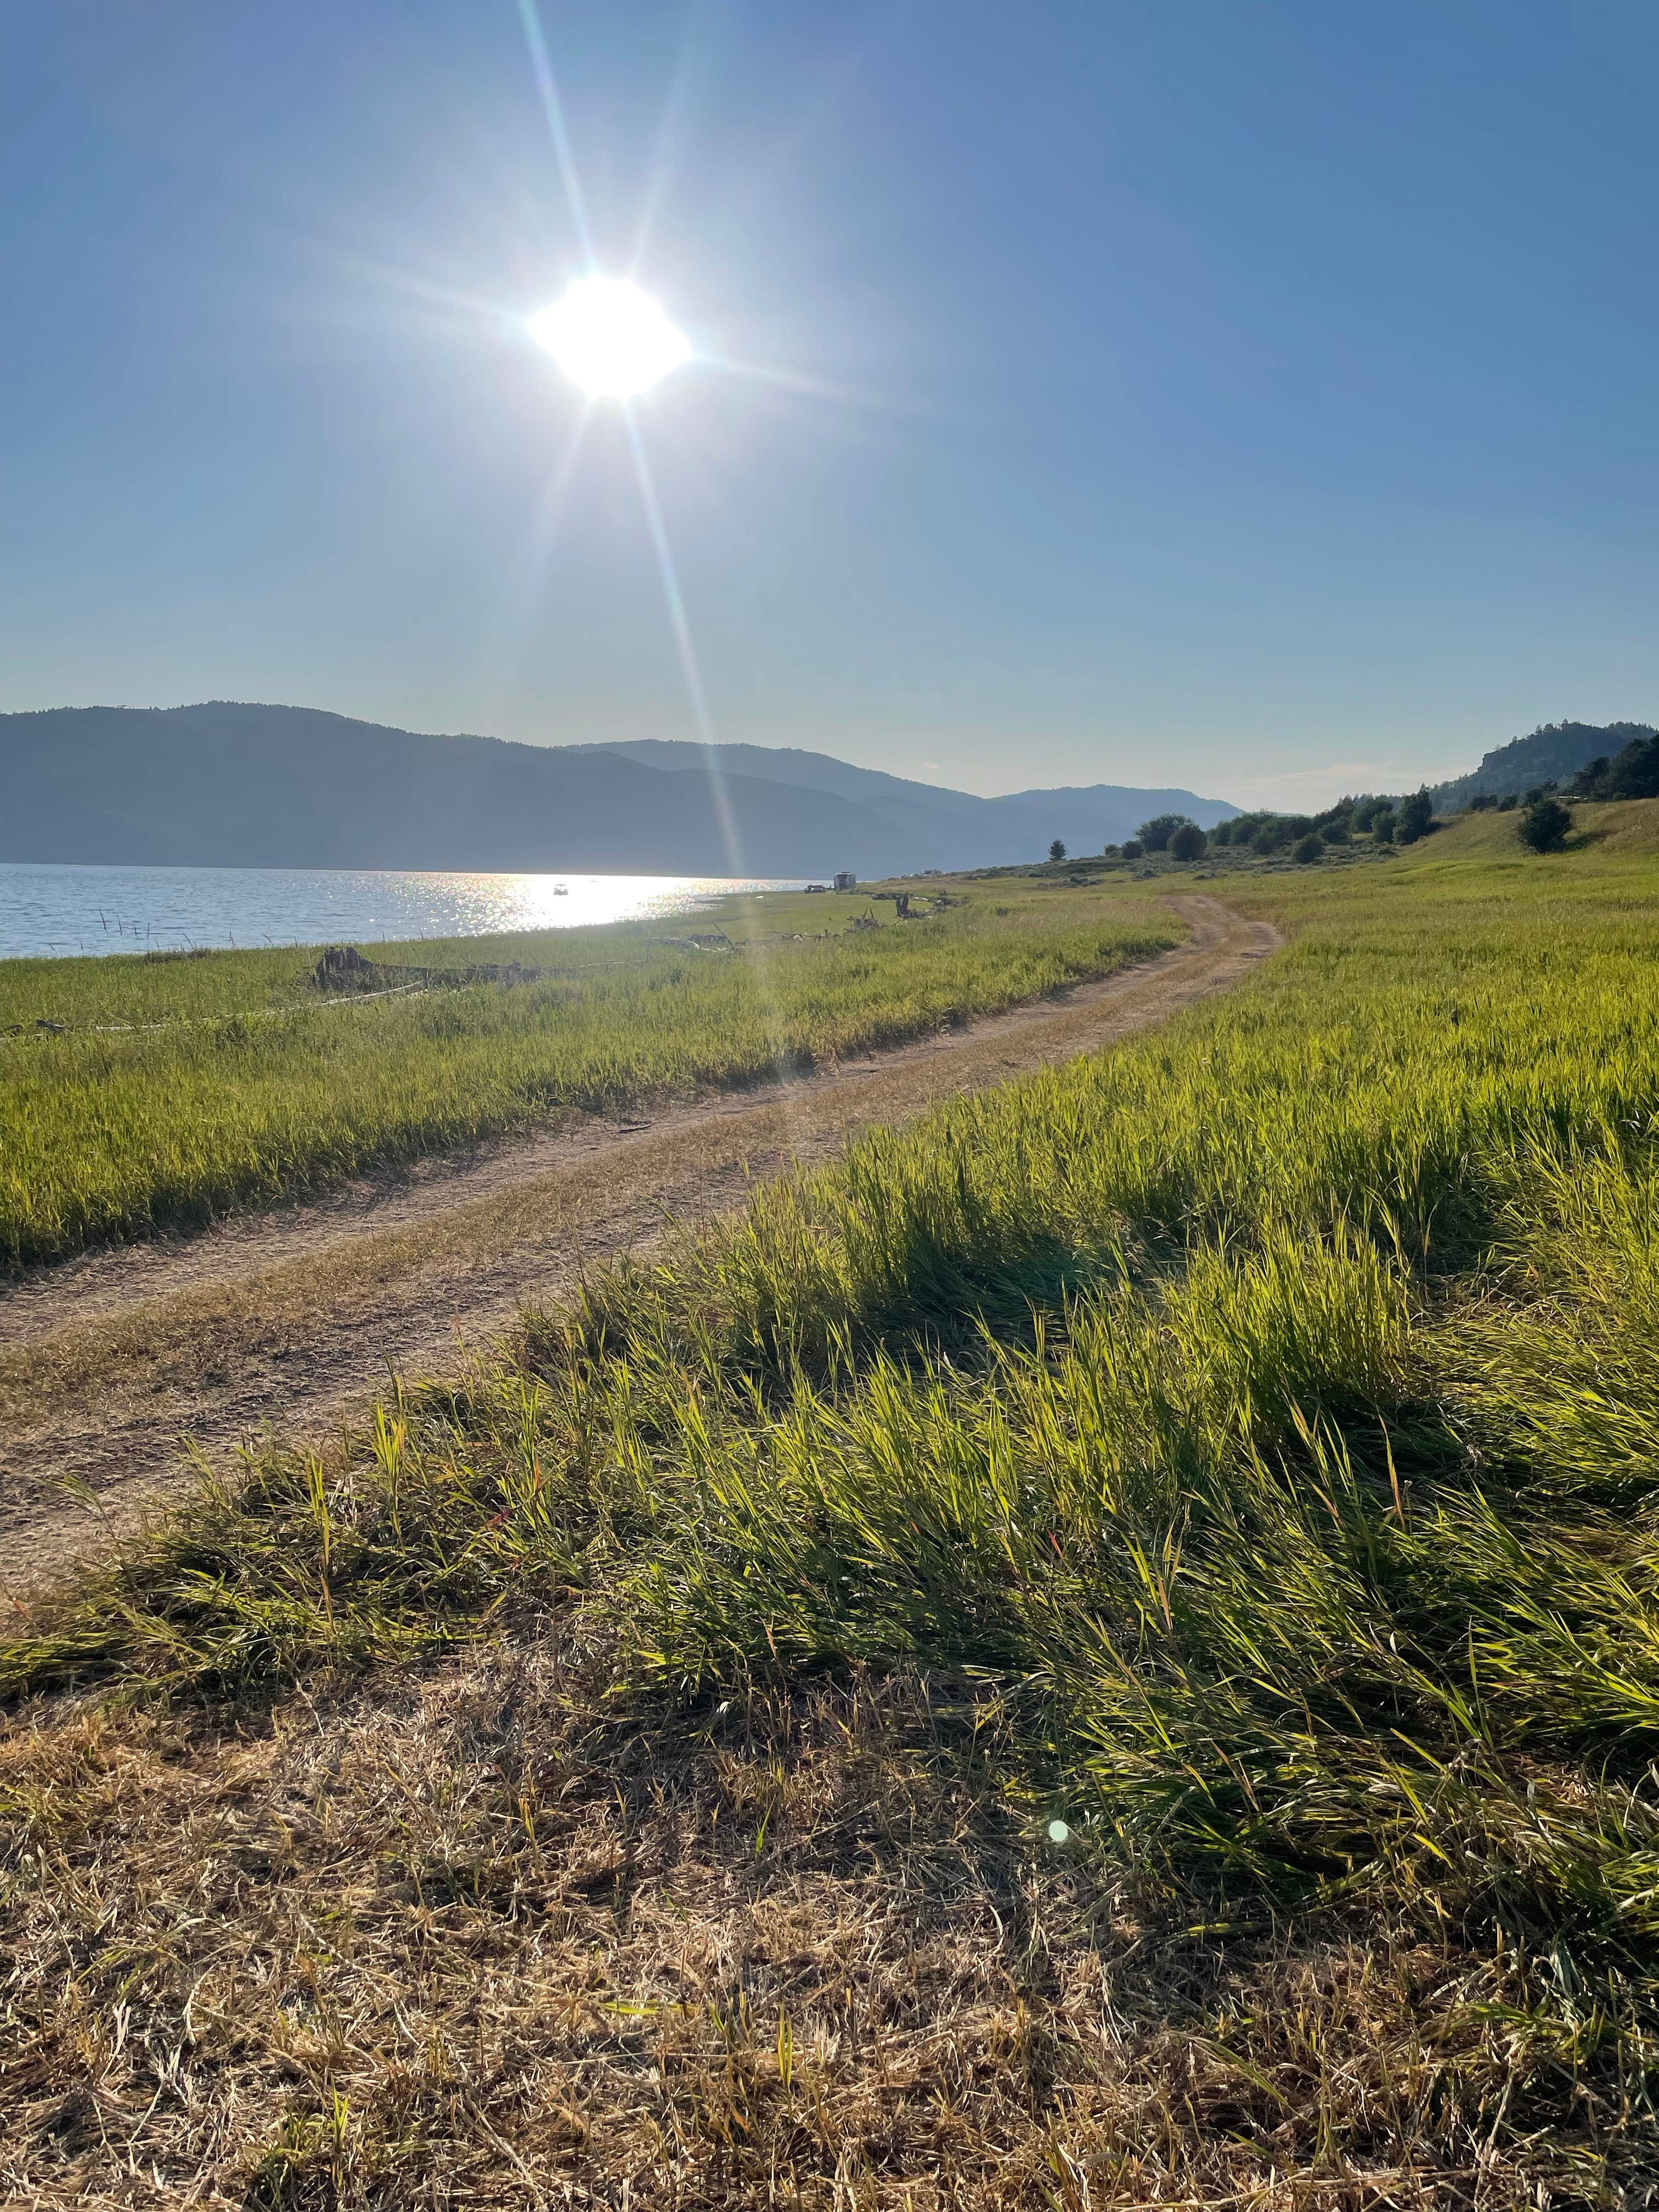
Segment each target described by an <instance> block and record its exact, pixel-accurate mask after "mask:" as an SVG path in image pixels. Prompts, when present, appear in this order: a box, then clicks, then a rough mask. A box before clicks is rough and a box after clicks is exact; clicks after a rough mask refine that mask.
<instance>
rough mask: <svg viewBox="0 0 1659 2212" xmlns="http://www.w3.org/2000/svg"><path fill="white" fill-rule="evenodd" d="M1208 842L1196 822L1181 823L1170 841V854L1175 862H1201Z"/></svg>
mask: <svg viewBox="0 0 1659 2212" xmlns="http://www.w3.org/2000/svg"><path fill="white" fill-rule="evenodd" d="M1207 842H1208V840H1207V839H1206V836H1205V835H1204V832H1203V831H1202V830H1201V829H1200V828H1199V826H1198V824H1197V823H1196V822H1183V823H1182V825H1181V827H1180V829H1177V830H1176V833H1175V835H1174V836H1172V837H1171V838H1170V855H1171V857H1172V858H1173V859H1175V860H1202V859H1203V857H1204V848H1205V846H1206V843H1207Z"/></svg>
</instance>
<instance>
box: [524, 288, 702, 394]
mask: <svg viewBox="0 0 1659 2212" xmlns="http://www.w3.org/2000/svg"><path fill="white" fill-rule="evenodd" d="M529 328H530V335H531V336H532V337H533V338H534V339H535V340H536V342H537V343H538V344H539V345H544V346H545V347H546V348H547V350H548V351H549V353H550V354H551V355H552V356H553V358H554V360H555V361H556V362H558V364H559V367H560V368H562V370H563V371H564V373H565V374H566V375H567V376H568V377H569V378H570V379H571V380H573V382H574V383H577V384H580V386H581V387H582V390H583V391H584V392H588V393H589V394H591V395H592V398H595V399H632V398H634V397H635V394H636V393H639V392H644V391H646V390H647V389H648V388H649V386H652V385H653V384H655V383H656V382H657V381H658V380H659V378H662V377H665V376H666V375H667V374H668V373H669V371H670V370H671V369H674V368H679V367H680V365H681V364H682V362H688V361H690V358H691V342H690V339H689V338H688V337H686V335H685V333H684V331H678V330H676V329H675V327H674V325H673V324H672V323H671V322H670V321H669V319H668V318H667V316H666V315H665V314H664V313H663V311H662V309H661V308H660V307H659V306H658V305H657V303H656V301H654V300H653V299H652V297H651V296H650V295H649V294H648V293H646V292H641V289H640V288H639V286H638V285H637V284H630V283H629V281H628V279H627V278H626V277H625V276H584V277H582V278H580V280H579V281H578V282H577V283H574V284H573V285H572V286H571V288H570V289H569V290H568V292H567V293H566V294H565V295H564V297H563V299H562V300H561V301H558V302H557V304H556V306H554V307H544V308H543V309H542V311H541V313H539V314H538V315H532V317H531V318H530V325H529Z"/></svg>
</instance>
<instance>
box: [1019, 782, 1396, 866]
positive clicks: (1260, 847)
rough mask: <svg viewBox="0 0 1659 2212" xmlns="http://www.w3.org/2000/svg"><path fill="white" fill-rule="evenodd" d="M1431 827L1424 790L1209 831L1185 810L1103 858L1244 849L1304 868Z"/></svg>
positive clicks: (1146, 826) (1054, 859)
mask: <svg viewBox="0 0 1659 2212" xmlns="http://www.w3.org/2000/svg"><path fill="white" fill-rule="evenodd" d="M1433 827H1434V805H1433V802H1432V800H1431V799H1430V797H1429V794H1428V793H1427V791H1426V790H1423V791H1415V792H1413V793H1410V794H1409V795H1408V796H1407V797H1405V798H1401V799H1389V798H1382V797H1378V796H1376V795H1374V794H1373V795H1371V796H1368V797H1366V798H1363V799H1355V798H1346V799H1338V800H1337V802H1336V804H1335V805H1334V806H1328V807H1326V808H1325V809H1324V810H1323V811H1322V812H1321V813H1318V814H1278V813H1274V812H1273V811H1272V810H1271V809H1269V808H1266V807H1262V808H1259V809H1258V810H1257V811H1255V813H1253V814H1235V815H1233V816H1231V817H1230V819H1229V820H1227V821H1225V822H1218V823H1217V824H1216V826H1215V828H1214V829H1210V830H1208V831H1206V830H1204V829H1200V827H1199V825H1198V824H1197V823H1196V822H1192V821H1189V820H1188V817H1186V816H1185V815H1184V814H1158V815H1154V816H1153V817H1152V820H1151V821H1150V822H1143V823H1141V825H1140V828H1139V831H1138V832H1137V833H1136V835H1135V836H1133V837H1130V838H1126V839H1125V841H1124V842H1123V843H1122V844H1121V845H1108V846H1107V847H1106V848H1105V850H1104V852H1103V854H1101V856H1100V857H1101V858H1102V859H1103V860H1143V859H1145V858H1146V855H1147V854H1151V853H1167V854H1169V856H1170V859H1171V860H1202V859H1203V858H1204V856H1205V854H1206V853H1213V852H1217V851H1231V852H1234V853H1237V852H1241V851H1245V852H1251V853H1257V854H1261V856H1262V857H1263V858H1264V859H1272V858H1274V857H1276V856H1280V855H1283V856H1284V857H1285V858H1288V859H1290V860H1296V861H1298V862H1300V863H1302V864H1303V865H1304V866H1306V865H1307V864H1309V863H1310V862H1312V861H1314V860H1322V858H1323V857H1324V855H1325V854H1326V852H1327V851H1328V848H1330V847H1332V846H1340V845H1351V844H1352V843H1353V842H1355V841H1356V840H1358V839H1364V840H1366V841H1368V842H1370V844H1371V845H1373V846H1376V845H1414V844H1415V843H1416V842H1417V841H1418V839H1419V837H1422V836H1426V835H1427V834H1428V832H1429V831H1430V830H1431V829H1432V828H1433ZM1065 858H1066V848H1065V847H1064V846H1063V845H1060V844H1059V843H1058V842H1056V843H1055V844H1054V846H1051V847H1050V848H1049V859H1050V861H1051V863H1053V864H1056V865H1057V864H1059V863H1061V862H1063V861H1064V860H1065Z"/></svg>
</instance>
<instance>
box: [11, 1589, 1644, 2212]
mask: <svg viewBox="0 0 1659 2212" xmlns="http://www.w3.org/2000/svg"><path fill="white" fill-rule="evenodd" d="M976 1722H977V1723H978V1726H977V1728H976V1726H975V1723H976ZM1001 1748H1002V1747H1001V1744H1000V1728H999V1723H998V1720H997V1717H996V1714H995V1711H994V1708H993V1707H992V1706H990V1705H984V1706H982V1707H981V1708H980V1709H978V1711H977V1712H976V1711H975V1707H974V1705H972V1703H971V1696H970V1692H969V1691H968V1690H967V1689H966V1688H965V1687H964V1686H963V1685H962V1684H960V1683H951V1682H946V1681H942V1680H938V1679H934V1680H928V1679H927V1678H925V1677H916V1676H911V1677H908V1678H901V1679H899V1680H889V1681H887V1682H886V1683H884V1684H879V1683H877V1682H874V1681H872V1680H866V1679H860V1678H858V1677H854V1678H853V1679H851V1680H848V1681H846V1682H843V1683H842V1685H840V1686H835V1687H831V1686H823V1687H820V1688H819V1689H817V1691H815V1692H801V1693H798V1695H797V1697H796V1699H795V1701H794V1702H793V1704H791V1703H789V1702H787V1701H786V1700H784V1699H782V1698H781V1697H774V1698H773V1699H770V1700H767V1699H760V1698H758V1697H757V1698H755V1699H750V1700H747V1701H745V1700H743V1699H733V1700H730V1701H728V1702H727V1703H726V1705H723V1706H722V1707H721V1708H720V1710H718V1711H704V1712H702V1714H701V1715H699V1716H698V1717H696V1719H695V1720H693V1721H690V1722H688V1723H685V1724H684V1726H683V1728H680V1729H668V1730H665V1729H664V1728H663V1727H662V1725H661V1717H660V1716H655V1715H652V1714H641V1715H639V1716H637V1717H635V1720H634V1721H632V1722H630V1721H629V1720H627V1719H620V1718H617V1717H614V1716H612V1717H609V1718H605V1717H600V1716H599V1713H598V1711H597V1710H596V1706H595V1703H594V1699H593V1696H592V1692H591V1690H590V1689H589V1687H588V1686H587V1685H586V1682H585V1680H584V1679H583V1674H582V1670H581V1668H580V1664H579V1663H577V1662H573V1659H572V1657H571V1656H570V1655H568V1654H567V1653H561V1651H560V1650H558V1648H557V1642H556V1637H555V1636H554V1635H553V1633H552V1632H549V1634H548V1636H547V1638H545V1639H544V1640H536V1641H532V1642H531V1643H529V1644H526V1645H525V1646H524V1647H522V1648H520V1649H517V1650H512V1651H501V1652H497V1653H495V1654H494V1655H481V1654H479V1655H473V1656H468V1657H466V1658H465V1659H463V1660H460V1661H459V1662H455V1663H453V1664H451V1665H447V1666H445V1667H443V1668H439V1669H437V1670H435V1671H433V1672H431V1673H428V1674H424V1675H419V1676H410V1677H409V1678H406V1679H404V1680H403V1681H401V1682H400V1683H396V1684H393V1685H391V1686H388V1685H387V1683H386V1680H384V1679H382V1680H379V1681H377V1682H376V1683H374V1685H373V1686H371V1687H369V1688H368V1690H366V1691H364V1692H359V1693H356V1694H354V1695H351V1696H346V1697H342V1698H341V1699H339V1700H338V1701H330V1700H329V1699H321V1700H320V1701H319V1702H316V1703H313V1702H311V1701H309V1700H307V1699H295V1700H294V1701H292V1702H289V1703H287V1704H285V1705H282V1706H280V1707H279V1708H278V1709H277V1710H276V1711H275V1712H274V1713H272V1714H271V1715H270V1716H269V1717H268V1718H264V1717H261V1718H253V1719H250V1720H248V1721H247V1722H246V1724H245V1725H244V1726H242V1727H240V1728H237V1729H227V1726H226V1724H225V1722H224V1720H223V1718H222V1717H216V1718H215V1719H214V1720H211V1721H208V1720H204V1719H201V1718H199V1717H192V1716H191V1715H188V1714H184V1715H175V1716H173V1717H171V1718H167V1717H149V1718H144V1719H135V1718H134V1717H132V1716H131V1714H128V1715H125V1716H123V1717H112V1716H110V1715H107V1714H100V1712H98V1711H95V1710H91V1709H86V1710H75V1709H72V1708H71V1709H64V1710H62V1711H53V1710H52V1709H50V1708H47V1709H42V1710H40V1711H35V1712H33V1713H32V1714H25V1715H23V1716H21V1717H19V1718H17V1719H16V1720H15V1721H14V1722H13V1723H12V1724H11V1726H10V1729H9V1734H8V1735H7V1736H6V1738H5V1739H4V1742H3V1761H0V1792H3V1804H4V1808H5V1814H6V1824H7V1829H8V1832H9V1835H10V1838H11V1843H10V1845H9V1850H8V1853H7V1859H6V1864H5V1873H4V1876H3V1889H0V1911H3V1920H0V1927H3V1944H4V1959H5V1966H6V1983H5V2009H4V2014H3V2026H0V2099H3V2109H4V2112H5V2115H6V2118H5V2125H4V2130H3V2149H0V2185H3V2187H4V2188H5V2189H7V2190H8V2191H9V2192H10V2197H9V2201H10V2202H13V2203H28V2204H33V2205H39V2206H43V2207H44V2206H57V2205H69V2204H76V2205H123V2206H127V2205H151V2206H161V2205H173V2204H185V2203H189V2204H203V2205H241V2206H252V2207H272V2208H274V2207H276V2206H303V2207H313V2206H314V2207H319V2208H321V2207H344V2206H363V2207H368V2206H374V2207H387V2206H393V2205H398V2206H402V2205H410V2206H415V2205H421V2206H426V2205H434V2206H435V2205H445V2206H448V2205H456V2204H477V2205H501V2206H509V2205H510V2206H518V2205H532V2204H559V2205H563V2204H577V2205H606V2206H617V2207H622V2206H629V2207H636V2208H640V2212H644V2208H647V2207H659V2206H661V2207H669V2206H672V2207H674V2208H676V2212H691V2208H699V2207H711V2208H712V2207H715V2206H721V2207H725V2206H749V2205H756V2206H759V2205H789V2206H794V2205H801V2206H810V2207H814V2208H817V2207H823V2208H824V2212H832V2208H842V2207H845V2208H848V2212H852V2208H860V2212H872V2208H875V2207H878V2206H879V2207H899V2206H906V2207H915V2208H917V2212H921V2208H933V2207H945V2206H951V2207H960V2208H963V2212H966V2208H970V2207H971V2208H986V2212H990V2208H999V2212H1000V2208H1012V2207H1017V2206H1018V2207H1024V2206H1030V2205H1045V2204H1046V2205H1054V2206H1060V2207H1065V2208H1067V2212H1082V2208H1085V2207H1086V2208H1096V2209H1097V2212H1098V2208H1103V2207H1106V2206H1109V2205H1123V2204H1139V2203H1159V2204H1165V2205H1170V2204H1185V2205H1195V2204H1203V2205H1221V2204H1249V2205H1252V2206H1260V2207H1262V2208H1264V2212H1265V2208H1279V2207H1285V2208H1290V2207H1303V2206H1310V2207H1312V2206H1318V2207H1321V2208H1323V2207H1342V2208H1347V2207H1354V2208H1358V2207H1367V2208H1370V2207H1379V2208H1380V2207H1384V2206H1430V2205H1434V2206H1444V2205H1450V2204H1468V2205H1475V2204H1479V2205H1481V2206H1483V2207H1498V2206H1506V2205H1511V2204H1514V2205H1520V2204H1523V2203H1524V2204H1534V2203H1541V2202H1544V2201H1547V2200H1549V2201H1555V2202H1569V2201H1579V2202H1611V2201H1613V2186H1614V2185H1613V2181H1612V2180H1611V2179H1610V2178H1609V2175H1610V2172H1611V2171H1613V2169H1609V2168H1608V2167H1607V2166H1606V2164H1605V2162H1604V2161H1605V2154H1606V2153H1607V2151H1608V2150H1609V2149H1610V2148H1611V2149H1612V2150H1613V2152H1614V2154H1615V2169H1616V2164H1617V2158H1616V2154H1617V2149H1618V2143H1619V2141H1620V2118H1621V2116H1620V2112H1618V2110H1617V2109H1616V2108H1615V2107H1614V2106H1610V2105H1609V2104H1608V2103H1607V2101H1606V2100H1605V2095H1604V2094H1600V2095H1598V2094H1596V2093H1592V2092H1591V2090H1590V2089H1589V2087H1588V2086H1584V2087H1583V2088H1582V2090H1581V2093H1579V2094H1578V2095H1577V2100H1576V2101H1575V2100H1574V2098H1573V2095H1572V2093H1571V2084H1569V2083H1568V2082H1567V2081H1565V2080H1564V2079H1563V2078H1562V2076H1561V2075H1560V2073H1559V2070H1558V2069H1557V2068H1556V2063H1555V2062H1554V2061H1549V2062H1546V2061H1543V2060H1541V2059H1539V2060H1535V2059H1534V2057H1533V2056H1532V2055H1531V2045H1530V2039H1529V2037H1528V2032H1527V2027H1526V2008H1527V1983H1528V1973H1529V1972H1530V1971H1531V1969H1530V1967H1529V1966H1528V1964H1527V1963H1526V1962H1523V1961H1521V1960H1517V1959H1516V1956H1515V1954H1513V1953H1512V1952H1511V1953H1510V1954H1508V1955H1505V1954H1503V1953H1502V1952H1501V1950H1500V1951H1496V1952H1491V1951H1488V1952H1486V1953H1484V1954H1479V1955H1477V1954H1474V1953H1472V1952H1471V1951H1469V1950H1468V1949H1467V1948H1463V1947H1462V1945H1461V1944H1460V1942H1459V1941H1458V1938H1457V1935H1456V1931H1455V1930H1454V1929H1449V1928H1447V1927H1445V1926H1444V1925H1443V1924H1441V1923H1438V1922H1437V1920H1436V1919H1435V1917H1434V1916H1433V1915H1432V1914H1431V1912H1430V1911H1429V1909H1428V1907H1427V1905H1426V1904H1425V1908H1424V1917H1423V1924H1421V1925H1419V1924H1414V1923H1413V1921H1412V1919H1411V1917H1410V1916H1409V1915H1407V1914H1401V1913H1396V1915H1395V1917H1393V1918H1392V1919H1391V1920H1389V1922H1388V1923H1386V1924H1383V1923H1379V1922H1377V1921H1376V1920H1375V1919H1370V1920H1367V1919H1364V1918H1362V1917H1360V1916H1358V1915H1355V1916H1353V1917H1352V1918H1351V1919H1350V1920H1349V1921H1347V1922H1346V1923H1345V1922H1343V1921H1342V1920H1340V1919H1339V1918H1337V1917H1333V1916H1327V1917H1324V1918H1323V1919H1322V1920H1319V1921H1316V1922H1313V1923H1309V1922H1306V1921H1304V1922H1303V1923H1300V1924H1299V1925H1298V1927H1297V1930H1296V1932H1295V1933H1294V1935H1293V1936H1292V1935H1290V1934H1287V1933H1285V1932H1284V1931H1281V1930H1280V1929H1276V1928H1275V1927H1274V1925H1273V1923H1272V1922H1271V1921H1270V1920H1267V1919H1265V1918H1263V1917H1261V1915H1260V1913H1259V1912H1258V1913H1257V1915H1256V1917H1255V1918H1254V1919H1251V1918H1249V1917H1241V1918H1239V1919H1238V1920H1237V1922H1236V1923H1234V1924H1233V1925H1232V1926H1231V1928H1227V1927H1218V1926H1217V1925H1215V1924H1213V1922H1214V1918H1215V1915H1214V1911H1213V1908H1211V1921H1212V1924H1210V1925H1208V1926H1205V1925H1202V1924H1194V1912H1195V1911H1198V1909H1199V1908H1197V1907H1196V1906H1195V1905H1194V1900H1192V1899H1185V1900H1182V1899H1174V1898H1168V1897H1166V1898H1164V1899H1161V1900H1156V1899H1148V1898H1146V1897H1137V1896H1135V1895H1134V1894H1133V1893H1132V1892H1131V1891H1129V1890H1128V1889H1127V1887H1123V1886H1121V1884H1119V1885H1109V1884H1108V1883H1107V1882H1105V1881H1104V1880H1103V1878H1101V1877H1099V1876H1097V1875H1096V1874H1095V1873H1093V1872H1092V1871H1091V1869H1090V1867H1089V1866H1088V1865H1087V1864H1086V1863H1083V1862H1082V1861H1081V1860H1080V1859H1079V1860H1072V1859H1069V1858H1068V1857H1066V1856H1065V1855H1064V1854H1062V1853H1060V1852H1056V1851H1055V1850H1054V1849H1053V1848H1052V1847H1051V1846H1050V1845H1049V1844H1048V1843H1047V1841H1046V1840H1044V1839H1042V1838H1041V1837H1040V1836H1037V1837H1034V1835H1033V1832H1032V1823H1031V1822H1030V1820H1028V1819H1027V1818H1026V1817H1025V1815H1024V1814H1023V1813H1022V1811H1021V1810H1020V1808H1019V1807H1018V1805H1017V1804H1016V1803H1015V1802H1014V1801H1013V1800H1012V1798H1011V1796H1009V1794H1008V1793H1007V1791H1006V1789H1005V1788H1004V1787H1003V1786H1002V1785H1001V1784H1000V1782H999V1779H998V1772H997V1769H998V1763H999V1754H1000V1750H1001ZM1564 2120H1565V2124H1564ZM1546 2126H1547V2129H1548V2133H1549V2145H1548V2148H1547V2149H1546V2148H1543V2146H1542V2144H1541V2142H1540V2141H1539V2140H1537V2139H1536V2138H1535V2137H1534V2130H1542V2129H1544V2128H1545V2127H1546ZM1626 2180H1627V2181H1629V2182H1631V2183H1632V2197H1631V2199H1630V2201H1631V2202H1633V2203H1639V2202H1646V2201H1650V2197H1647V2196H1644V2193H1643V2192H1644V2184H1643V2183H1642V2181H1641V2179H1640V2177H1639V2176H1632V2175H1630V2174H1629V2173H1626Z"/></svg>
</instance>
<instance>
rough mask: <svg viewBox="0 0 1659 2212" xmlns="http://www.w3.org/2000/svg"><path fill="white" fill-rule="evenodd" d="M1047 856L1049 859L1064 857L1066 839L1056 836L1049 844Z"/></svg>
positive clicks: (1061, 858)
mask: <svg viewBox="0 0 1659 2212" xmlns="http://www.w3.org/2000/svg"><path fill="white" fill-rule="evenodd" d="M1048 858H1049V859H1050V860H1064V859H1065V858H1066V840H1065V839H1064V838H1063V837H1056V838H1055V840H1054V843H1053V844H1052V845H1050V846H1049V848H1048Z"/></svg>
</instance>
